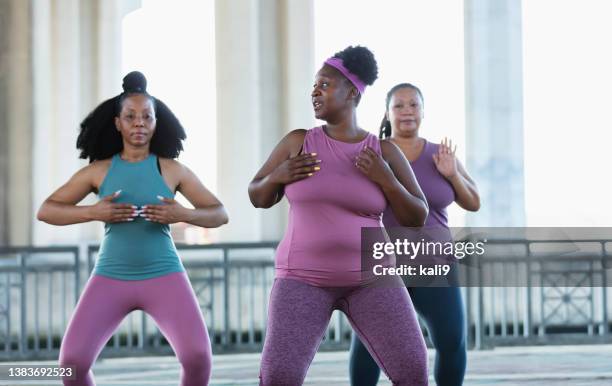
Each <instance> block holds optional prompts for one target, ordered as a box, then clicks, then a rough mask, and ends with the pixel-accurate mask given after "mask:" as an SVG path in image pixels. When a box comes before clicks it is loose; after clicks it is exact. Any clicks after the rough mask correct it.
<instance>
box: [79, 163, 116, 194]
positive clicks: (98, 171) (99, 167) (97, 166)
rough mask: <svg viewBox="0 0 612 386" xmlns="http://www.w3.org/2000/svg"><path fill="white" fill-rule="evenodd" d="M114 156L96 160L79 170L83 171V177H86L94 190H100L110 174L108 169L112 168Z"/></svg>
mask: <svg viewBox="0 0 612 386" xmlns="http://www.w3.org/2000/svg"><path fill="white" fill-rule="evenodd" d="M111 161H112V158H107V159H101V160H95V161H93V162H92V163H90V164H89V165H87V166H85V167H83V168H82V169H81V170H79V172H78V173H79V174H81V173H82V176H83V178H86V179H87V180H88V181H89V182H90V184H91V186H92V188H93V189H94V191H96V192H97V191H98V189H99V188H100V186H101V185H102V182H103V181H104V178H105V177H106V175H107V174H108V169H110V165H111Z"/></svg>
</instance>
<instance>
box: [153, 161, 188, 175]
mask: <svg viewBox="0 0 612 386" xmlns="http://www.w3.org/2000/svg"><path fill="white" fill-rule="evenodd" d="M159 165H160V166H161V168H162V170H163V171H164V172H166V171H167V172H168V173H170V174H176V175H181V174H183V173H185V172H187V171H189V168H187V166H185V165H183V164H182V163H180V162H179V161H177V160H175V159H173V158H164V157H159Z"/></svg>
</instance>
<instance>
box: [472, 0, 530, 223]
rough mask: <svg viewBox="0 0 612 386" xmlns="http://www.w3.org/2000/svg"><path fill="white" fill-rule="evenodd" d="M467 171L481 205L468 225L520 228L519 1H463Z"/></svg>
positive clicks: (522, 207)
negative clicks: (477, 188)
mask: <svg viewBox="0 0 612 386" xmlns="http://www.w3.org/2000/svg"><path fill="white" fill-rule="evenodd" d="M465 71H466V74H465V77H466V139H467V168H468V170H469V171H470V173H471V174H472V176H473V177H474V179H475V180H476V182H477V184H478V187H479V190H480V195H481V202H482V207H481V209H480V211H479V212H477V213H475V214H472V213H470V214H469V215H468V216H467V219H466V222H467V225H469V226H524V225H525V192H524V166H523V86H522V85H523V71H522V34H521V1H520V0H499V1H489V0H465Z"/></svg>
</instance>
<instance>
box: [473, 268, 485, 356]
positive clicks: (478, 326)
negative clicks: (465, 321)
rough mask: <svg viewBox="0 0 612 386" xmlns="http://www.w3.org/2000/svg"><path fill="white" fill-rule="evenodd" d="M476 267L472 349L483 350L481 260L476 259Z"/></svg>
mask: <svg viewBox="0 0 612 386" xmlns="http://www.w3.org/2000/svg"><path fill="white" fill-rule="evenodd" d="M476 267H478V286H477V287H476V288H477V291H476V294H477V296H476V323H475V324H474V330H475V331H474V332H475V336H474V348H475V349H476V350H482V349H483V338H484V328H483V325H484V297H483V289H482V271H483V269H484V266H483V262H482V259H480V257H479V256H477V257H476Z"/></svg>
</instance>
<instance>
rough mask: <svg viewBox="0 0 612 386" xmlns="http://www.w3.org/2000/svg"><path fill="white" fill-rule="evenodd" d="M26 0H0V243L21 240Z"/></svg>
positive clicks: (27, 131)
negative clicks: (0, 0)
mask: <svg viewBox="0 0 612 386" xmlns="http://www.w3.org/2000/svg"><path fill="white" fill-rule="evenodd" d="M30 12H31V5H30V2H28V1H18V0H4V1H2V2H0V35H2V36H1V37H0V106H1V107H0V135H1V138H0V142H2V144H1V145H0V185H1V187H0V245H2V244H11V245H27V244H29V243H30V242H31V233H30V224H31V217H32V212H31V210H30V201H31V161H30V154H31V152H32V114H31V108H32V73H31V55H32V46H31V18H30Z"/></svg>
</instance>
